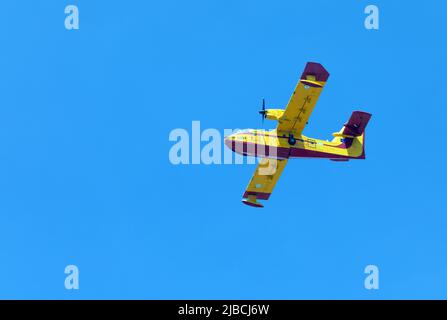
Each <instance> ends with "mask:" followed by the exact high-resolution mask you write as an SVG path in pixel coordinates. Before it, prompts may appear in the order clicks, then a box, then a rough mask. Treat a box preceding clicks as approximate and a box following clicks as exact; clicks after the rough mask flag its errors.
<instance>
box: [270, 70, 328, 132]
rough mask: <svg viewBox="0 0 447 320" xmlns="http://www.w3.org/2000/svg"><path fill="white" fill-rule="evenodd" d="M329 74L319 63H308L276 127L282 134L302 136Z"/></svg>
mask: <svg viewBox="0 0 447 320" xmlns="http://www.w3.org/2000/svg"><path fill="white" fill-rule="evenodd" d="M328 78H329V73H328V72H327V71H326V69H325V68H324V67H323V66H322V65H321V64H319V63H315V62H308V63H307V64H306V67H305V68H304V72H303V74H302V75H301V78H300V80H299V81H298V84H297V85H296V87H295V90H294V91H293V94H292V96H291V97H290V100H289V103H288V104H287V107H286V109H285V111H284V114H283V115H282V117H281V118H280V119H279V120H278V121H279V123H278V126H277V127H276V129H277V131H278V133H280V134H284V133H286V134H293V135H295V136H297V135H299V134H301V132H302V131H303V129H304V127H305V126H306V123H307V121H308V120H309V117H310V115H311V113H312V111H313V109H314V107H315V104H316V103H317V100H318V97H319V96H320V93H321V91H323V87H324V85H325V84H326V81H327V79H328Z"/></svg>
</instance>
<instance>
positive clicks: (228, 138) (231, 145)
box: [224, 134, 234, 149]
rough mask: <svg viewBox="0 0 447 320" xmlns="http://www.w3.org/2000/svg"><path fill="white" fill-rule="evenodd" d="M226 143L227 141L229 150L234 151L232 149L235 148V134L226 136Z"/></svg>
mask: <svg viewBox="0 0 447 320" xmlns="http://www.w3.org/2000/svg"><path fill="white" fill-rule="evenodd" d="M224 141H225V145H226V146H227V147H228V148H230V149H232V147H233V141H234V134H230V135H228V136H226V137H225V138H224Z"/></svg>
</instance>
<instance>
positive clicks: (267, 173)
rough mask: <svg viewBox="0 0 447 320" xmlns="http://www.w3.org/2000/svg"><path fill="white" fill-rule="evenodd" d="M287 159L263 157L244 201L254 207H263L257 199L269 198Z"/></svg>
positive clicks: (246, 191)
mask: <svg viewBox="0 0 447 320" xmlns="http://www.w3.org/2000/svg"><path fill="white" fill-rule="evenodd" d="M287 161H288V160H287V159H284V160H277V159H261V161H260V163H259V164H258V166H257V168H256V171H255V173H254V174H253V177H252V178H251V180H250V183H249V184H248V186H247V189H246V190H245V193H244V198H246V200H242V201H243V202H244V203H245V204H248V205H250V206H253V207H262V206H263V205H262V204H260V203H259V202H257V201H256V200H257V199H260V200H268V198H269V197H270V194H271V193H272V191H273V188H274V187H275V185H276V182H277V181H278V179H279V177H280V176H281V173H282V171H283V170H284V168H285V166H286V164H287Z"/></svg>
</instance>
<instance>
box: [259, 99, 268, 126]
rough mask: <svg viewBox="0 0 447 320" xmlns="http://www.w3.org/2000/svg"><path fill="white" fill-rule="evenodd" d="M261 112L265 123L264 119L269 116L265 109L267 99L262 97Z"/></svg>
mask: <svg viewBox="0 0 447 320" xmlns="http://www.w3.org/2000/svg"><path fill="white" fill-rule="evenodd" d="M259 114H260V115H261V116H262V123H264V119H265V118H267V111H265V99H264V98H262V109H261V110H260V111H259Z"/></svg>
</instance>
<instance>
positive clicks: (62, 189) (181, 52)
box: [0, 0, 447, 299]
mask: <svg viewBox="0 0 447 320" xmlns="http://www.w3.org/2000/svg"><path fill="white" fill-rule="evenodd" d="M278 2H279V1H259V0H256V1H254V0H250V1H245V0H244V1H236V0H230V1H220V0H219V1H187V2H185V1H163V2H159V3H157V4H156V3H155V2H153V1H142V0H141V1H130V2H123V1H103V0H97V1H86V0H83V1H74V0H73V1H68V0H67V1H61V0H59V1H31V0H29V1H12V0H10V1H5V2H3V3H2V6H1V12H0V35H1V39H2V46H1V50H0V64H1V65H0V70H1V75H0V86H1V90H0V298H61V299H79V298H87V299H90V298H126V299H127V298H138V299H139V298H148V299H153V298H164V299H170V298H176V299H195V298H206V299H213V298H234V299H239V298H254V299H256V298H263V299H298V298H336V299H341V298H353V299H377V298H447V294H446V292H447V289H446V288H447V255H446V252H447V234H446V231H445V230H446V228H447V211H446V206H445V193H446V187H445V179H446V170H445V159H446V150H447V149H446V148H444V147H442V144H443V143H444V141H443V140H444V139H445V134H444V133H445V128H446V118H447V107H446V103H445V99H446V97H445V89H444V85H443V84H444V82H445V75H446V73H447V67H446V61H445V59H446V57H447V43H446V42H445V41H444V36H445V34H446V33H447V32H446V31H447V30H446V28H447V27H446V24H445V11H446V10H447V5H446V4H445V3H443V2H441V1H424V2H423V3H420V4H416V3H413V2H408V3H406V2H403V1H392V2H391V1H357V0H356V1H338V2H335V1H280V3H278ZM68 4H76V5H78V6H79V10H80V30H78V31H67V30H65V28H64V19H65V14H64V8H65V6H66V5H68ZM368 4H376V5H378V6H379V9H380V30H378V31H368V30H366V29H365V28H364V26H363V21H364V18H365V16H366V15H365V14H364V13H363V10H364V8H365V7H366V5H368ZM307 61H316V62H320V63H322V64H323V65H324V66H325V67H326V68H327V69H328V71H329V72H330V73H331V77H330V79H329V82H328V84H327V86H326V87H325V90H324V92H323V93H322V96H321V98H320V100H319V102H318V104H317V107H316V108H315V110H314V113H313V114H312V117H311V119H310V122H309V126H308V127H307V128H306V129H305V132H304V133H305V134H306V135H309V136H315V137H318V138H324V139H326V138H328V139H329V138H330V137H331V135H330V134H331V133H332V132H334V131H338V130H339V129H340V127H341V125H342V124H343V123H344V121H346V120H347V119H348V117H349V115H350V113H351V111H352V110H355V109H361V110H365V111H369V112H371V113H372V114H373V118H372V120H371V122H370V124H369V126H368V128H367V137H366V139H367V141H366V147H367V159H366V160H365V161H351V162H348V163H336V162H331V161H327V160H308V159H304V160H295V161H291V162H289V165H288V166H287V168H286V169H285V171H284V174H283V176H282V177H281V179H280V182H279V183H278V185H277V187H276V189H275V192H274V194H273V195H272V197H271V200H270V201H269V202H268V203H266V207H265V208H264V209H263V210H258V209H253V208H250V207H247V206H244V205H242V204H241V202H240V200H241V195H242V193H243V191H244V188H245V187H246V185H247V183H248V181H249V179H250V177H251V175H252V173H253V170H254V167H253V166H252V165H239V166H236V165H225V166H224V165H211V166H206V165H195V166H193V165H189V166H173V165H172V164H171V163H170V162H169V160H168V152H169V149H170V147H171V146H172V144H173V143H172V142H169V140H168V135H169V132H170V131H171V130H172V129H174V128H185V129H189V128H190V127H191V121H192V120H200V121H201V125H202V128H217V129H219V130H223V129H224V128H257V127H260V126H261V121H260V116H259V115H258V114H257V110H258V107H259V105H260V100H261V98H262V97H265V98H266V100H267V103H268V105H269V106H275V107H284V105H285V104H286V103H287V101H288V99H289V97H290V94H291V92H292V90H293V87H294V86H295V84H296V82H297V80H298V77H299V75H300V74H301V71H302V69H303V67H304V65H305V63H306V62H307ZM266 126H267V127H269V126H270V127H273V124H271V123H269V124H266ZM69 264H75V265H77V266H78V267H79V269H80V289H79V290H78V291H68V290H66V289H65V288H64V279H65V276H66V275H65V274H64V268H65V266H66V265H69ZM368 264H375V265H377V266H378V267H379V269H380V289H379V290H377V291H368V290H366V289H365V288H364V286H363V282H364V278H365V274H364V273H363V271H364V268H365V266H366V265H368Z"/></svg>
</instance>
